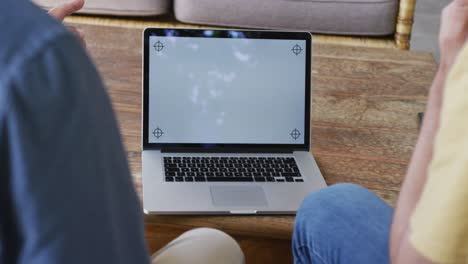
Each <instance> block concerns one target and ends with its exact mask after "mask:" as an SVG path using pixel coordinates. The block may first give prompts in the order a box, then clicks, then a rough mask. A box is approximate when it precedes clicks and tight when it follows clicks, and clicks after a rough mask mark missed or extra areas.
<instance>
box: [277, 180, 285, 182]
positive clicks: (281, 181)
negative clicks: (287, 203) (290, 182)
mask: <svg viewBox="0 0 468 264" xmlns="http://www.w3.org/2000/svg"><path fill="white" fill-rule="evenodd" d="M276 181H277V182H284V179H277V180H276Z"/></svg>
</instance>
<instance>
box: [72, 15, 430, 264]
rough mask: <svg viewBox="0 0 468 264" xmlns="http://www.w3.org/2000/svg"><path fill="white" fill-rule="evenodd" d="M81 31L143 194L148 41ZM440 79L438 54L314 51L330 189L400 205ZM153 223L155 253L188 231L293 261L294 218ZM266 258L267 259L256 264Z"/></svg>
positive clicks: (320, 152)
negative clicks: (212, 232) (228, 238)
mask: <svg viewBox="0 0 468 264" xmlns="http://www.w3.org/2000/svg"><path fill="white" fill-rule="evenodd" d="M76 26H77V27H79V28H80V29H82V30H83V31H84V33H85V35H86V40H87V45H88V49H89V52H90V56H91V58H92V60H93V61H94V62H95V63H96V65H97V68H98V70H99V72H100V74H101V75H102V77H103V79H104V82H105V84H106V87H107V90H108V93H109V94H110V97H111V99H112V102H113V107H114V110H115V111H116V113H117V118H118V121H119V124H120V129H121V133H122V137H123V140H124V143H125V147H126V150H127V152H128V160H129V163H130V167H131V172H132V176H133V179H134V183H135V186H136V188H137V190H138V192H139V193H141V150H142V147H141V135H140V134H141V46H142V45H141V33H142V32H141V30H140V29H135V28H119V27H106V26H95V25H82V24H77V25H76ZM435 70H436V64H435V62H434V60H433V58H432V56H431V55H430V54H429V53H414V52H408V51H399V50H396V49H379V48H362V47H345V46H334V45H324V44H317V43H314V45H313V67H312V74H313V81H312V82H313V89H312V90H313V93H312V101H313V105H312V107H313V110H312V134H313V135H312V145H313V148H312V152H313V154H314V156H315V157H316V159H317V162H318V165H319V167H320V169H321V171H322V173H323V175H324V177H325V179H326V181H327V183H328V184H335V183H339V182H352V183H357V184H360V185H363V186H365V187H367V188H369V189H371V190H372V191H374V192H376V193H377V194H378V195H379V196H380V197H382V198H383V199H384V200H386V201H387V202H388V203H390V204H392V205H393V204H394V203H395V201H396V198H397V195H398V191H399V188H400V185H401V183H402V179H403V176H404V173H405V170H406V167H407V165H408V161H409V158H410V155H411V152H412V150H413V147H414V144H415V141H416V139H417V134H418V123H417V113H418V112H423V111H424V108H425V104H426V99H427V90H428V87H429V85H430V83H431V81H432V78H433V76H434V74H435ZM145 223H146V238H147V242H148V245H149V247H150V250H152V251H154V250H156V249H158V248H160V247H161V246H162V245H163V244H164V243H166V242H168V241H169V240H171V239H173V238H174V237H176V236H177V235H178V234H180V233H181V232H183V231H185V230H188V229H190V228H194V227H201V226H204V227H214V228H219V229H221V230H224V231H226V232H228V233H230V234H231V235H233V236H235V238H236V239H238V241H243V242H242V243H241V245H242V247H243V249H244V251H245V252H246V255H247V259H248V263H249V262H251V263H289V262H290V261H291V258H290V250H289V243H290V242H289V240H290V237H291V233H292V230H293V223H294V217H293V216H145ZM286 246H287V248H285V247H286ZM260 248H262V249H263V251H262V250H261V249H260ZM279 248H282V249H283V250H282V251H285V250H286V251H287V252H281V251H280V250H279ZM268 252H270V253H268ZM279 253H280V254H279ZM262 254H265V257H264V258H261V259H263V260H260V259H259V258H257V257H258V256H259V255H262ZM269 254H270V255H271V256H272V257H271V258H268V257H266V256H268V255H269ZM275 254H276V255H275ZM274 256H276V257H274ZM273 259H275V260H274V261H268V260H273ZM254 260H255V261H254Z"/></svg>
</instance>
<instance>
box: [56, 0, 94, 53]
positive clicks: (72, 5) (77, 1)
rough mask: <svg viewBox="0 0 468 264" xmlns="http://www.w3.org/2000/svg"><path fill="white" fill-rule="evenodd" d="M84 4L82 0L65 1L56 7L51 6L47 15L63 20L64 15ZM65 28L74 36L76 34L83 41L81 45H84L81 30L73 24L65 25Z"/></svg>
mask: <svg viewBox="0 0 468 264" xmlns="http://www.w3.org/2000/svg"><path fill="white" fill-rule="evenodd" d="M83 5H84V0H70V1H69V2H67V3H64V4H61V5H59V6H57V7H54V8H52V9H51V10H50V11H49V15H51V16H52V17H54V18H55V19H57V20H58V21H60V22H63V20H64V19H65V17H67V16H69V15H71V14H73V13H75V12H76V11H79V10H80V9H81V8H83ZM67 28H68V29H69V30H70V31H71V32H73V33H74V34H75V35H76V36H78V37H79V38H80V40H81V42H82V43H83V45H85V46H86V42H85V39H84V34H83V32H82V31H81V30H79V29H77V28H75V27H73V26H67Z"/></svg>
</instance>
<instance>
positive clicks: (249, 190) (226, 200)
mask: <svg viewBox="0 0 468 264" xmlns="http://www.w3.org/2000/svg"><path fill="white" fill-rule="evenodd" d="M210 191H211V199H212V201H213V205H214V206H248V207H251V206H267V205H268V203H267V199H266V195H265V192H264V191H263V188H262V187H260V186H211V187H210Z"/></svg>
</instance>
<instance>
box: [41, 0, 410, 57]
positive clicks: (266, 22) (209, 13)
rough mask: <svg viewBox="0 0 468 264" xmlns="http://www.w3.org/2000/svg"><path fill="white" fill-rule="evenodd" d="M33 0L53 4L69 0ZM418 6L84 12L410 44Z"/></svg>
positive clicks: (291, 4)
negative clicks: (382, 39)
mask: <svg viewBox="0 0 468 264" xmlns="http://www.w3.org/2000/svg"><path fill="white" fill-rule="evenodd" d="M33 1H34V2H36V3H37V4H38V5H40V6H42V7H43V8H51V7H53V6H55V5H57V4H59V3H61V2H64V1H66V0H33ZM414 5H415V0H400V1H398V0H357V1H356V0H234V1H232V0H132V1H128V0H87V1H86V4H85V7H84V8H83V10H82V11H81V12H82V13H85V14H94V15H96V14H98V15H113V16H119V17H122V16H130V17H135V16H145V17H146V18H145V19H146V20H148V19H153V20H158V18H159V17H161V15H163V14H173V17H174V19H175V20H177V21H179V22H183V23H191V24H201V25H215V26H223V27H237V28H239V27H241V28H263V29H286V30H304V31H310V32H313V33H321V34H328V35H345V36H366V37H385V36H395V37H394V38H395V45H396V46H398V47H399V48H403V49H406V48H409V43H408V42H409V34H410V32H411V25H412V21H413V15H414ZM166 17H167V16H166Z"/></svg>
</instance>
